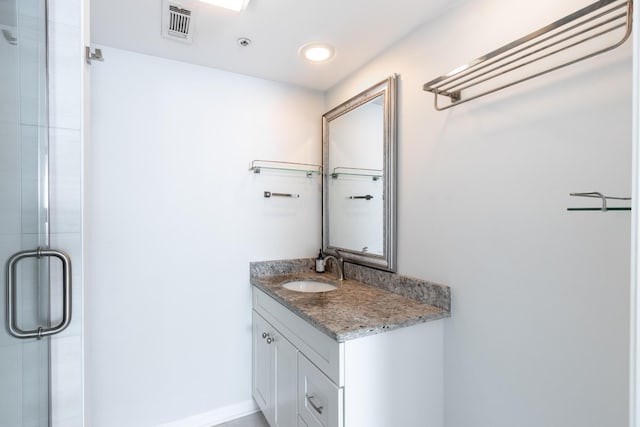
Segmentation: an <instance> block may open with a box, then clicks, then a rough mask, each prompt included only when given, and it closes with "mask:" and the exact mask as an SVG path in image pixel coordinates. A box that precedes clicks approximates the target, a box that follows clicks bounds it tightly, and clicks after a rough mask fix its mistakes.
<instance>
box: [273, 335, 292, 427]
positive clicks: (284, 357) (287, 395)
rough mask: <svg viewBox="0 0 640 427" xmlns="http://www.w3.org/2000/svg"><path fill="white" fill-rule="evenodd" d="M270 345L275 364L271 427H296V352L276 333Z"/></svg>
mask: <svg viewBox="0 0 640 427" xmlns="http://www.w3.org/2000/svg"><path fill="white" fill-rule="evenodd" d="M271 345H272V347H273V359H274V364H275V375H274V379H275V381H274V420H275V424H274V426H273V427H296V426H297V425H298V402H297V394H298V393H297V389H298V350H297V349H296V348H295V347H294V346H293V344H291V343H290V342H289V341H287V339H286V338H284V337H283V336H282V335H280V334H279V333H277V332H276V333H275V335H274V341H273V343H272V344H271Z"/></svg>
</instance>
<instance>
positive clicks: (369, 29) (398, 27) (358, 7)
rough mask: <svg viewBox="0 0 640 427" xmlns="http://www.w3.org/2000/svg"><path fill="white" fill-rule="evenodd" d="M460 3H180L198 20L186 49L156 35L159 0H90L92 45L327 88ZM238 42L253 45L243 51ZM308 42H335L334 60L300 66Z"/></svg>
mask: <svg viewBox="0 0 640 427" xmlns="http://www.w3.org/2000/svg"><path fill="white" fill-rule="evenodd" d="M458 1H459V0H252V1H251V3H250V4H249V7H248V8H247V9H246V10H245V11H244V12H240V13H238V12H232V11H226V10H224V9H221V8H219V7H215V6H211V5H208V4H205V3H201V2H199V1H197V0H184V1H181V2H180V3H181V4H182V6H183V7H185V8H187V9H191V10H192V11H193V13H194V17H193V19H194V21H195V22H194V24H195V33H194V36H193V44H191V45H187V44H184V43H181V42H179V41H174V40H168V39H165V38H163V37H161V35H160V30H161V8H162V0H92V1H91V41H92V42H93V43H97V44H103V45H107V46H112V47H116V48H121V49H126V50H130V51H134V52H140V53H144V54H149V55H154V56H160V57H165V58H170V59H175V60H178V61H184V62H189V63H193V64H199V65H204V66H208V67H214V68H218V69H222V70H227V71H232V72H235V73H241V74H246V75H250V76H255V77H260V78H264V79H269V80H276V81H280V82H285V83H290V84H295V85H299V86H303V87H308V88H311V89H317V90H326V89H328V88H330V87H332V86H333V85H335V84H336V83H338V82H339V81H340V80H342V79H343V78H345V77H346V76H348V75H349V74H350V73H352V72H353V71H355V70H357V69H358V68H359V67H361V66H362V65H364V64H365V63H367V62H368V61H370V60H371V59H373V58H374V57H375V56H376V55H378V54H379V53H380V52H382V51H383V50H384V49H386V48H387V47H389V46H391V45H392V44H394V43H395V42H396V41H398V40H400V39H401V38H402V37H404V36H405V35H407V34H408V33H409V32H411V31H412V30H413V29H415V28H417V27H418V26H420V25H421V24H423V23H424V22H426V21H428V20H430V19H432V18H434V17H436V16H437V15H439V14H441V13H443V12H444V10H446V9H448V8H450V7H452V5H453V4H454V3H457V2H458ZM239 37H248V38H250V39H251V40H252V41H253V43H252V44H251V46H249V47H246V48H243V47H240V46H238V44H237V39H238V38H239ZM309 42H327V43H330V44H332V45H333V46H334V47H335V48H336V56H335V58H333V59H332V60H331V61H330V62H327V63H323V64H312V63H308V62H306V61H304V60H303V59H302V58H300V56H299V55H298V49H299V48H300V46H302V45H303V44H306V43H309ZM105 60H107V61H108V60H109V58H105Z"/></svg>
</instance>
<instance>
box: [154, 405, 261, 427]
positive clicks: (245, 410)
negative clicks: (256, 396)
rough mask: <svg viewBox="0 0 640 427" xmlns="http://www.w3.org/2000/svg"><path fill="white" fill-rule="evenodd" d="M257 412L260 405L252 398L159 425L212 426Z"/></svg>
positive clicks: (165, 426) (182, 426) (176, 426)
mask: <svg viewBox="0 0 640 427" xmlns="http://www.w3.org/2000/svg"><path fill="white" fill-rule="evenodd" d="M255 412H258V406H256V403H255V402H254V401H253V399H251V400H246V401H244V402H240V403H236V404H233V405H229V406H224V407H222V408H218V409H215V410H213V411H210V412H205V413H204V414H198V415H194V416H192V417H189V418H184V419H182V420H178V421H172V422H170V423H167V424H161V425H159V426H157V427H212V426H216V425H218V424H221V423H225V422H227V421H231V420H235V419H236V418H240V417H244V416H246V415H251V414H253V413H255Z"/></svg>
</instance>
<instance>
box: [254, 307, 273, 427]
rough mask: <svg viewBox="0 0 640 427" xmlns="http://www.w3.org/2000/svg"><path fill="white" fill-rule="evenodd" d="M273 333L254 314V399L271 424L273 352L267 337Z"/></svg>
mask: <svg viewBox="0 0 640 427" xmlns="http://www.w3.org/2000/svg"><path fill="white" fill-rule="evenodd" d="M272 333H273V329H272V328H271V325H269V324H268V323H267V322H266V321H265V320H264V319H263V318H262V317H261V316H260V315H258V314H257V313H256V312H255V311H254V312H253V378H252V379H253V398H254V399H255V401H256V403H257V404H258V406H259V407H260V409H261V410H262V413H263V414H264V416H265V417H266V418H267V420H268V421H269V423H270V424H271V423H272V421H273V416H272V409H273V385H272V375H273V374H272V372H273V369H272V366H273V351H272V347H271V345H270V343H267V337H269V336H270V334H272Z"/></svg>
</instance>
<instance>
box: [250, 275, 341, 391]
mask: <svg viewBox="0 0 640 427" xmlns="http://www.w3.org/2000/svg"><path fill="white" fill-rule="evenodd" d="M253 308H254V310H256V311H257V312H258V313H260V315H261V316H262V317H264V318H265V319H266V320H267V321H268V322H269V323H271V324H272V325H273V326H274V327H275V328H276V329H278V331H279V332H280V333H281V334H282V335H284V337H285V338H286V339H287V340H289V341H290V342H291V343H292V344H293V345H294V346H295V347H297V348H298V350H300V351H301V352H302V353H304V354H305V356H307V358H308V359H309V360H311V362H313V363H314V364H315V365H316V366H317V367H319V368H320V369H321V370H322V372H324V374H325V375H326V376H328V377H329V378H330V379H331V381H333V382H334V383H336V384H338V386H343V385H344V363H343V362H344V343H339V342H337V341H336V340H334V339H332V338H330V337H329V336H327V335H325V334H324V333H322V332H320V331H319V330H318V329H316V328H315V327H313V326H311V325H310V324H309V323H308V322H307V321H306V320H303V319H302V318H300V317H299V316H298V315H296V314H295V313H293V312H292V311H291V310H289V309H288V308H286V307H285V306H284V305H282V304H281V303H279V302H278V301H276V300H275V299H273V298H272V297H270V296H269V295H267V294H265V293H264V292H262V291H261V290H260V289H258V288H256V287H255V286H254V287H253Z"/></svg>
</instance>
